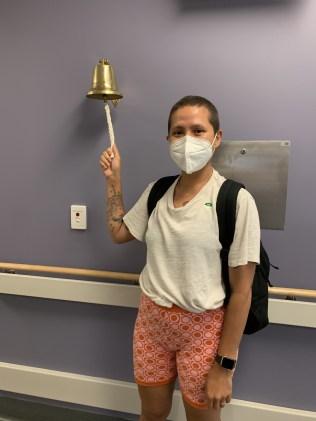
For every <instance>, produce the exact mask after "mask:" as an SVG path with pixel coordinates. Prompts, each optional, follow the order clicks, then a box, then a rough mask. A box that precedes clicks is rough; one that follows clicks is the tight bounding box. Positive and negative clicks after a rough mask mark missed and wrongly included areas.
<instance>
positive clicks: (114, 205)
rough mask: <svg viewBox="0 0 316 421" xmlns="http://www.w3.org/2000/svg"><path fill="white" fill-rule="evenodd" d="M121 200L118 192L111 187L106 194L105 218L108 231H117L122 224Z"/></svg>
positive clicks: (122, 210)
mask: <svg viewBox="0 0 316 421" xmlns="http://www.w3.org/2000/svg"><path fill="white" fill-rule="evenodd" d="M124 214H125V212H124V206H123V198H122V193H121V191H120V190H117V189H116V187H115V186H114V185H111V186H110V188H109V193H108V206H107V216H108V223H109V227H110V230H111V231H113V230H115V229H117V228H118V227H119V226H120V225H121V224H122V222H123V216H124Z"/></svg>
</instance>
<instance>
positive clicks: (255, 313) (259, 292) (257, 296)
mask: <svg viewBox="0 0 316 421" xmlns="http://www.w3.org/2000/svg"><path fill="white" fill-rule="evenodd" d="M177 177H178V175H176V176H169V177H163V178H160V179H159V180H158V181H156V183H155V184H154V185H153V187H152V189H151V191H150V193H149V197H148V201H147V210H148V217H150V215H151V213H152V211H153V210H154V209H155V207H156V203H157V202H158V200H159V199H161V198H162V196H163V195H164V194H165V192H166V191H167V190H168V188H169V187H170V186H171V184H172V183H173V182H174V181H175V180H176V178H177ZM241 188H244V185H242V184H240V183H237V182H236V181H233V180H225V182H224V183H223V184H222V186H221V188H220V190H219V193H218V197H217V203H216V213H217V218H218V226H219V240H220V242H221V244H222V250H221V262H222V279H223V282H224V286H225V292H226V297H225V301H224V304H225V305H227V303H228V301H229V297H230V293H231V291H230V284H229V277H228V253H229V248H230V245H231V244H232V241H233V238H234V233H235V215H236V203H237V195H238V192H239V190H240V189H241ZM270 266H272V265H271V264H270V261H269V257H268V255H267V253H266V251H265V249H264V247H263V246H262V244H261V243H260V264H259V265H257V266H256V271H255V275H254V279H253V284H252V299H251V306H250V310H249V314H248V319H247V323H246V326H245V330H244V333H245V334H251V333H255V332H257V331H258V330H261V329H263V328H264V327H265V326H267V325H268V323H269V319H268V298H269V296H268V285H269V286H272V285H271V283H270V281H269V273H270ZM273 267H275V266H273ZM275 268H276V267H275ZM276 269H277V268H276Z"/></svg>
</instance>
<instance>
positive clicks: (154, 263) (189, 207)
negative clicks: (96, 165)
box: [100, 96, 260, 421]
mask: <svg viewBox="0 0 316 421" xmlns="http://www.w3.org/2000/svg"><path fill="white" fill-rule="evenodd" d="M221 140H222V130H221V129H220V125H219V118H218V113H217V110H216V108H215V106H214V105H213V104H212V103H211V102H210V101H208V100H207V99H205V98H203V97H199V96H187V97H184V98H182V99H181V100H180V101H178V102H177V103H176V104H175V105H174V106H173V107H172V109H171V111H170V115H169V122H168V136H167V142H168V145H169V153H170V156H171V158H172V159H173V160H174V161H175V163H176V164H177V165H178V166H179V168H180V169H181V175H180V176H179V177H178V178H177V179H176V180H175V181H174V183H173V184H172V185H171V187H170V188H169V189H168V190H167V192H166V193H165V195H164V196H163V197H162V199H160V200H159V201H158V203H157V205H156V207H155V209H154V211H153V212H152V214H151V216H150V218H148V212H147V199H148V195H149V192H150V190H151V188H152V186H153V184H154V183H150V184H149V186H148V187H147V188H146V190H145V191H144V192H143V194H142V195H141V197H140V198H139V200H138V201H137V203H136V204H135V205H134V206H133V208H132V209H131V210H130V211H129V212H128V213H125V210H124V206H123V200H122V190H121V178H120V167H121V164H120V155H119V151H118V149H117V147H116V146H114V147H113V149H112V150H111V149H110V148H109V149H107V150H106V151H104V152H103V154H102V155H101V158H100V165H101V168H102V170H103V172H104V175H105V177H106V180H107V199H108V214H107V218H108V226H109V230H110V234H111V236H112V239H113V241H114V242H116V243H124V242H127V241H130V240H133V239H135V238H136V239H137V240H139V241H145V242H146V245H147V261H146V265H145V267H144V269H143V271H142V273H141V276H140V287H141V290H142V294H141V302H140V307H139V310H138V315H137V320H136V323H135V329H134V340H133V359H134V373H135V380H136V383H137V384H138V389H139V394H140V398H141V403H142V413H141V417H140V420H141V421H165V420H166V419H167V417H168V414H169V412H170V409H171V406H172V395H173V390H174V383H175V379H176V378H177V377H179V385H180V389H181V391H182V396H183V402H184V407H185V410H186V416H187V420H188V421H219V420H220V410H221V408H223V407H224V406H225V404H226V403H228V402H230V400H231V395H232V378H233V373H234V369H235V366H236V362H237V356H238V348H239V344H240V341H241V337H242V333H243V330H244V326H245V323H246V320H247V315H248V311H249V307H250V301H251V285H252V280H253V276H254V272H255V266H256V263H259V255H260V226H259V218H258V212H257V208H256V205H255V202H254V199H253V198H252V196H251V195H250V194H249V193H248V192H247V191H246V190H245V189H241V190H240V191H239V193H238V198H237V208H236V228H235V236H234V240H233V243H232V245H231V248H230V252H229V281H230V285H231V291H232V292H231V297H230V300H229V303H228V305H227V306H225V308H224V306H223V302H224V298H225V292H224V288H223V283H222V279H221V261H220V250H221V244H220V242H219V239H218V222H217V215H216V199H217V195H218V192H219V189H220V187H221V185H222V183H223V182H224V181H225V178H224V177H223V176H221V175H220V174H219V173H218V172H217V171H216V170H215V169H214V168H213V167H212V161H211V158H212V155H213V153H214V151H215V150H216V149H217V148H218V147H219V146H220V143H221Z"/></svg>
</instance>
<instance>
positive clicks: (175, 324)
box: [133, 293, 224, 408]
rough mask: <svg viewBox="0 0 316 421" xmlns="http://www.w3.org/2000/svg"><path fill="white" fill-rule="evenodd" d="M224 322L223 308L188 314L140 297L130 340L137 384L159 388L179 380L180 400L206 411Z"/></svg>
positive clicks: (145, 296)
mask: <svg viewBox="0 0 316 421" xmlns="http://www.w3.org/2000/svg"><path fill="white" fill-rule="evenodd" d="M223 319H224V308H223V307H221V308H219V309H216V310H207V311H205V312H203V313H198V314H197V313H191V312H189V311H187V310H184V309H182V308H180V307H178V306H176V305H173V307H171V308H166V307H161V306H159V305H157V304H156V303H154V302H153V301H152V300H151V299H150V298H149V297H148V296H147V295H145V294H144V293H142V294H141V301H140V306H139V310H138V315H137V319H136V323H135V328H134V339H133V360H134V375H135V381H136V383H137V384H139V385H142V386H158V385H164V384H168V383H171V382H173V381H174V380H175V379H176V378H177V377H178V376H179V385H180V389H181V392H182V395H183V398H184V399H185V400H186V401H187V402H188V403H189V404H190V405H192V406H194V407H196V408H207V407H208V403H207V397H206V392H205V383H206V378H207V374H208V371H209V369H210V367H211V366H212V364H213V362H214V358H215V355H216V352H217V348H218V345H219V340H220V336H221V332H222V326H223Z"/></svg>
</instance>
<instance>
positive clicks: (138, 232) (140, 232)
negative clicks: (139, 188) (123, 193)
mask: <svg viewBox="0 0 316 421" xmlns="http://www.w3.org/2000/svg"><path fill="white" fill-rule="evenodd" d="M154 184H155V182H154V181H153V182H152V183H150V184H149V185H148V186H147V187H146V189H145V190H144V192H143V193H142V194H141V196H140V197H139V199H138V200H137V202H136V203H135V205H134V206H133V207H132V208H131V209H130V210H129V211H128V212H127V213H126V214H125V215H124V217H123V221H124V223H125V225H126V226H127V228H128V230H129V232H130V233H131V234H132V235H133V236H134V237H135V238H136V239H137V240H138V241H145V234H146V231H147V225H148V211H147V200H148V196H149V193H150V190H151V188H152V186H153V185H154Z"/></svg>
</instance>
